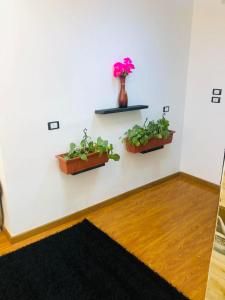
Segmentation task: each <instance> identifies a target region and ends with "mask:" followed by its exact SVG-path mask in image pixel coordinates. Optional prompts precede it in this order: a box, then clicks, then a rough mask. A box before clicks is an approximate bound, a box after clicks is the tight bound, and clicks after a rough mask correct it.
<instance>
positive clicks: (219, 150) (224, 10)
mask: <svg viewBox="0 0 225 300" xmlns="http://www.w3.org/2000/svg"><path fill="white" fill-rule="evenodd" d="M224 56H225V1H222V0H195V1H194V14H193V23H192V35H191V49H190V61H189V72H188V83H187V98H186V106H185V122H184V133H183V150H182V160H181V169H182V171H184V172H187V173H190V174H192V175H195V176H197V177H200V178H203V179H205V180H208V181H210V182H214V183H216V184H219V182H220V179H221V172H222V170H221V169H222V162H223V154H224V149H225V134H224V131H225V64H224ZM213 88H222V89H223V97H222V102H221V104H212V103H211V95H212V89H213Z"/></svg>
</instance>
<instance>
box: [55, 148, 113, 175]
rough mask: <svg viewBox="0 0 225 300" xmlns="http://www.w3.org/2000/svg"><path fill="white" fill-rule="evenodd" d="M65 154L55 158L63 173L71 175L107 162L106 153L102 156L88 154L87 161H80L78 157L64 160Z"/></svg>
mask: <svg viewBox="0 0 225 300" xmlns="http://www.w3.org/2000/svg"><path fill="white" fill-rule="evenodd" d="M65 154H67V153H64V154H60V155H57V156H56V157H57V158H58V160H59V167H60V169H61V171H63V172H64V173H66V174H73V175H75V174H79V173H82V172H85V171H88V170H91V169H95V168H97V167H101V166H103V165H104V164H105V163H106V162H108V160H109V157H108V154H107V153H103V154H102V155H100V154H99V153H91V154H88V160H82V159H80V158H79V157H76V158H73V159H70V160H66V159H65V158H64V155H65Z"/></svg>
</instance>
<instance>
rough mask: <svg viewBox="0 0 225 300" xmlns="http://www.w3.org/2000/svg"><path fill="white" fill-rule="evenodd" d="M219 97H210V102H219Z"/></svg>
mask: <svg viewBox="0 0 225 300" xmlns="http://www.w3.org/2000/svg"><path fill="white" fill-rule="evenodd" d="M220 100H221V98H220V97H212V100H211V102H212V103H220Z"/></svg>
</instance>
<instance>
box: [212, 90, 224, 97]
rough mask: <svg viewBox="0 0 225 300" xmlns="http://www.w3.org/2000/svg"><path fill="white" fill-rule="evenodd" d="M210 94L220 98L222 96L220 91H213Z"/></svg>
mask: <svg viewBox="0 0 225 300" xmlns="http://www.w3.org/2000/svg"><path fill="white" fill-rule="evenodd" d="M212 94H213V96H221V95H222V89H213V92H212Z"/></svg>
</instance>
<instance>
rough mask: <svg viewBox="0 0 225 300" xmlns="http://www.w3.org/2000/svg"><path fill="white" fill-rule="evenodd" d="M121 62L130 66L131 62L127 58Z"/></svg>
mask: <svg viewBox="0 0 225 300" xmlns="http://www.w3.org/2000/svg"><path fill="white" fill-rule="evenodd" d="M123 61H124V63H125V64H132V60H131V59H130V58H129V57H126V58H124V60H123Z"/></svg>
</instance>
